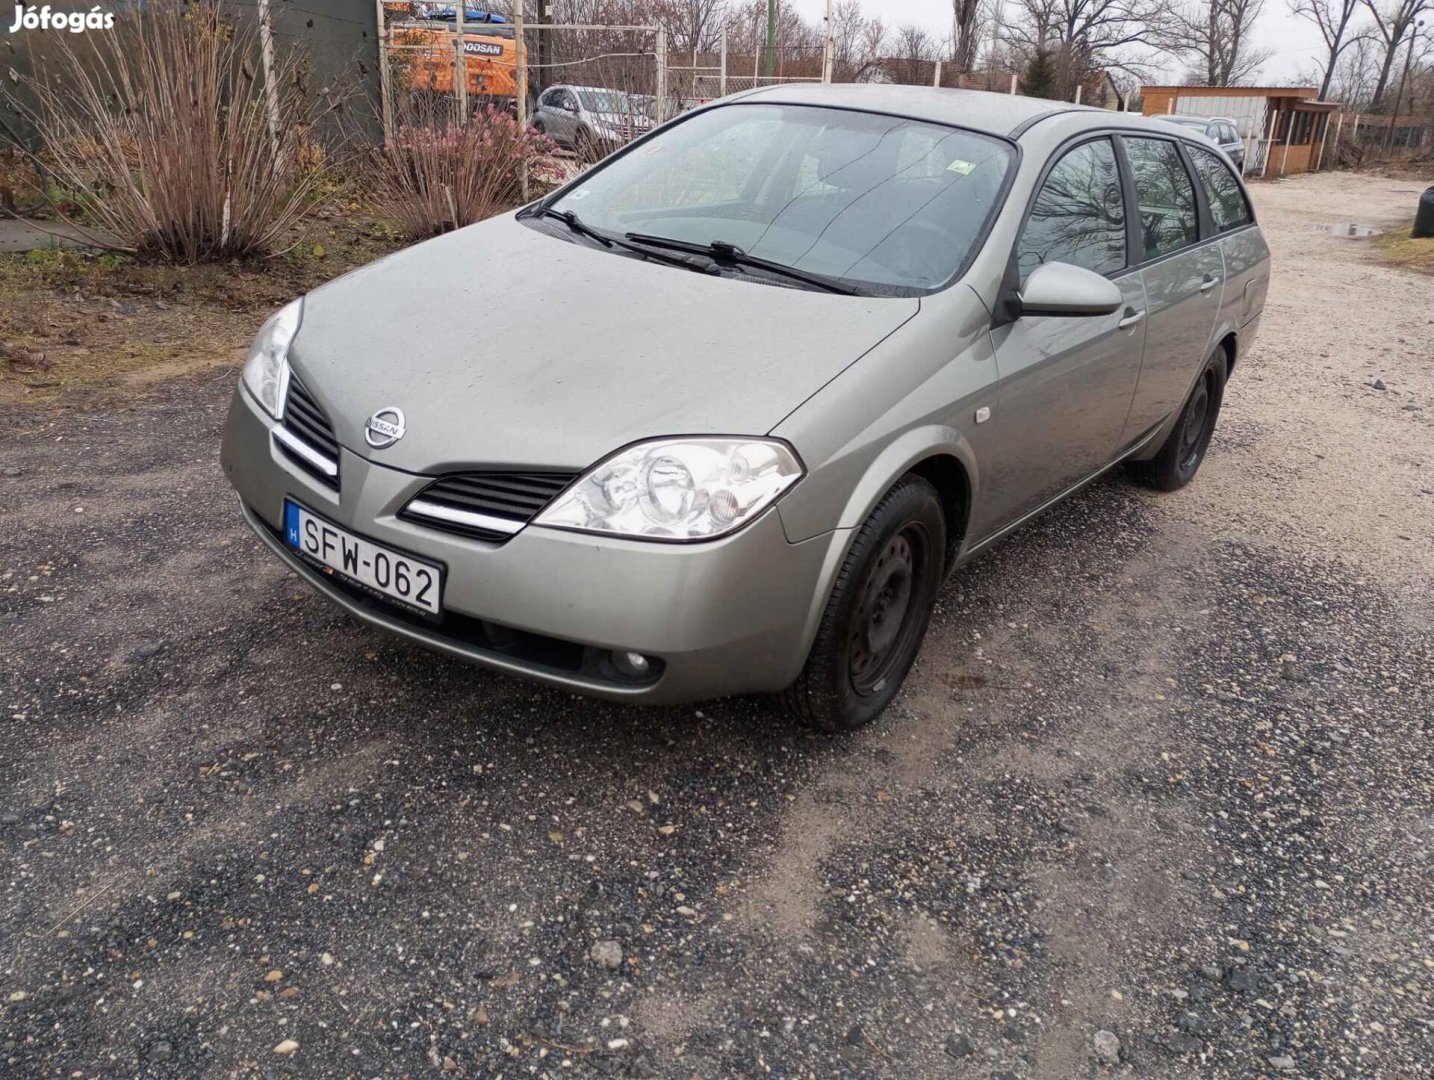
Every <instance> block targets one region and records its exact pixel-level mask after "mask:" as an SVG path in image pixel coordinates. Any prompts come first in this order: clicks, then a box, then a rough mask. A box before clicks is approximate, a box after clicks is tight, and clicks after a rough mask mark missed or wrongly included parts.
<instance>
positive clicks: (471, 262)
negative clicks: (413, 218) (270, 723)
mask: <svg viewBox="0 0 1434 1080" xmlns="http://www.w3.org/2000/svg"><path fill="white" fill-rule="evenodd" d="M1268 283H1269V253H1268V249H1267V247H1266V245H1265V241H1264V239H1263V237H1262V236H1261V234H1260V230H1259V228H1258V227H1257V225H1256V223H1255V216H1254V212H1253V211H1252V209H1251V206H1250V203H1249V199H1248V197H1247V194H1246V191H1245V188H1244V186H1243V184H1242V183H1241V181H1240V179H1239V178H1238V177H1237V176H1236V174H1235V173H1234V171H1232V169H1231V168H1230V165H1229V162H1228V161H1227V160H1226V159H1225V158H1224V157H1223V156H1222V155H1220V154H1219V152H1218V151H1217V150H1216V148H1215V147H1214V145H1213V144H1212V143H1210V142H1209V141H1208V140H1206V139H1205V138H1204V137H1203V136H1202V135H1199V134H1197V133H1195V132H1193V131H1191V132H1188V133H1187V132H1183V131H1181V130H1180V129H1177V128H1174V127H1172V126H1170V125H1167V124H1162V123H1157V122H1153V121H1146V120H1143V119H1141V118H1139V117H1132V116H1127V115H1124V114H1120V113H1109V112H1102V111H1098V110H1091V109H1081V108H1075V107H1070V106H1064V105H1060V104H1057V103H1053V102H1048V101H1041V100H1035V99H1029V98H1021V97H1011V96H1004V95H993V94H983V93H975V92H968V91H951V90H937V89H916V88H911V87H894V86H814V85H799V86H781V87H769V88H764V89H760V90H756V91H753V92H750V93H745V94H739V95H736V96H733V97H729V98H726V99H723V100H721V101H719V102H716V103H714V104H712V105H710V106H708V107H706V108H703V109H699V110H696V111H694V112H691V113H689V114H687V115H685V116H683V117H681V118H680V119H678V120H675V121H673V122H671V123H668V124H666V125H664V126H663V127H661V128H659V129H657V130H656V131H654V132H652V133H651V134H649V135H648V136H646V137H645V138H642V139H640V140H638V141H637V142H635V143H633V144H632V145H630V146H628V147H627V148H625V149H624V150H623V151H621V152H619V153H617V154H615V155H614V156H612V157H610V158H608V159H607V160H605V161H604V162H602V163H601V164H600V165H599V166H597V167H596V168H594V169H592V170H591V171H589V172H587V173H585V174H583V175H582V176H579V177H578V178H577V179H576V180H574V181H573V182H572V183H570V184H568V185H567V186H566V187H563V188H561V189H559V190H557V191H555V192H553V193H552V194H551V195H549V196H547V197H546V198H544V199H542V200H541V201H539V202H537V203H535V204H533V205H531V206H528V207H525V208H524V209H522V210H520V211H518V212H516V213H511V214H506V215H503V216H500V217H497V218H494V219H491V220H489V221H485V222H483V223H482V224H479V225H475V226H473V227H471V228H466V229H462V230H459V231H457V232H454V233H451V234H448V235H446V236H443V237H440V238H438V239H435V240H430V241H428V242H427V243H423V244H419V245H417V246H415V247H412V248H409V249H407V250H405V251H402V252H399V253H397V254H395V255H392V256H390V257H388V258H386V259H383V260H381V261H379V262H377V263H374V264H373V265H370V266H368V267H365V268H363V269H361V270H358V271H356V272H354V273H351V274H349V275H347V276H346V277H343V278H340V279H339V280H337V281H334V282H332V283H330V284H328V285H325V286H324V287H322V288H320V289H317V290H315V291H314V292H312V293H310V294H309V295H307V296H305V297H304V298H302V299H300V300H296V301H294V302H293V303H292V304H290V305H288V306H287V307H285V308H283V309H282V310H280V311H279V312H278V313H276V314H275V315H274V316H273V317H272V318H271V319H270V320H269V321H268V322H267V323H266V324H265V325H264V327H263V328H262V329H261V330H260V332H259V335H258V337H257V338H256V339H255V341H254V345H253V349H252V352H251V354H250V356H249V359H248V362H247V363H246V364H245V367H244V372H243V378H242V380H241V386H240V388H239V389H238V391H237V392H236V394H235V397H234V401H233V405H232V408H231V411H230V414H229V419H228V424H227V428H226V430H225V434H224V446H223V463H224V468H225V470H226V471H227V473H228V476H229V478H230V480H231V481H232V483H233V485H234V487H235V488H236V490H237V491H238V494H239V498H240V502H241V505H242V509H243V513H244V516H245V518H246V519H247V520H248V522H249V524H250V525H251V526H253V528H254V530H255V532H257V533H258V535H259V536H260V537H261V538H262V539H263V540H264V542H265V543H267V544H268V545H269V547H270V548H272V549H273V551H274V553H275V554H276V555H278V556H279V558H281V559H283V560H284V561H285V562H286V563H288V565H289V566H290V567H291V568H292V569H293V570H294V571H295V572H296V573H298V574H299V575H301V576H302V577H304V578H305V579H306V580H307V581H309V582H310V583H311V584H312V585H313V586H314V587H315V588H317V589H318V590H319V591H321V592H322V593H323V594H324V595H325V596H327V597H329V598H330V599H331V600H333V601H334V602H335V603H337V604H340V605H341V606H343V607H344V608H346V609H347V610H348V611H350V612H351V613H353V614H354V615H356V616H358V617H359V618H361V619H363V620H366V621H367V622H370V623H372V624H374V625H375V626H379V627H382V628H384V629H387V630H390V631H393V632H394V633H397V634H400V635H402V636H404V637H406V638H409V639H410V640H413V641H416V642H420V643H422V644H424V645H427V646H429V647H431V648H434V649H437V650H439V651H442V652H445V653H449V654H451V655H454V656H458V657H462V658H464V659H466V660H470V661H473V662H475V663H477V664H481V665H483V666H485V667H489V668H493V669H496V670H500V671H505V672H510V673H514V674H519V675H525V676H529V677H532V678H536V679H541V680H543V681H545V682H548V683H551V684H554V685H556V686H560V687H563V688H566V689H569V690H574V691H578V692H581V693H585V694H592V695H597V696H601V697H606V698H611V699H617V700H622V701H631V702H678V701H690V700H694V699H702V698H708V697H714V696H719V695H727V694H740V693H756V692H775V693H780V694H781V695H782V698H783V700H784V701H785V702H786V703H787V704H788V705H789V706H790V707H791V708H792V709H793V710H795V711H796V712H797V713H799V714H800V715H801V716H802V717H804V718H806V719H807V720H809V721H811V722H813V723H815V724H818V725H820V726H822V727H825V728H829V729H849V728H855V727H857V726H859V725H861V724H864V723H866V722H867V721H869V720H871V719H872V718H873V717H875V716H876V715H877V714H878V713H880V712H881V710H882V709H883V708H884V707H885V706H886V705H887V704H888V703H889V702H890V701H891V699H892V697H893V695H895V694H896V692H897V690H898V688H899V687H900V685H901V682H902V680H903V679H904V678H905V676H906V674H907V672H908V670H909V669H910V668H911V666H912V663H913V661H914V660H915V658H916V655H917V651H918V649H919V647H920V645H921V640H922V636H923V634H924V632H925V630H926V625H927V622H928V620H929V619H930V616H931V611H932V607H933V604H934V602H935V599H936V596H937V592H938V590H939V589H940V587H941V584H942V581H943V580H944V579H945V577H946V576H947V575H948V574H950V573H951V572H952V571H953V570H955V569H956V568H957V567H959V566H961V564H962V563H964V562H966V561H967V560H969V559H971V558H972V557H973V556H975V555H976V554H977V553H978V552H980V551H982V550H983V549H985V548H987V547H989V546H990V545H991V544H992V543H994V542H995V541H997V540H999V539H1000V538H1001V537H1002V536H1004V535H1005V534H1007V533H1009V532H1010V531H1011V530H1013V529H1015V528H1016V527H1018V526H1019V525H1020V524H1021V523H1022V522H1024V521H1027V520H1029V519H1030V518H1031V517H1032V516H1034V515H1036V514H1038V513H1040V512H1041V511H1042V510H1044V509H1046V508H1047V507H1049V506H1051V505H1052V504H1053V503H1055V502H1056V501H1057V500H1059V499H1061V498H1062V497H1064V496H1066V495H1068V494H1070V493H1071V492H1072V491H1074V490H1076V489H1077V488H1079V487H1080V486H1081V485H1082V484H1085V483H1087V482H1088V481H1090V480H1091V479H1092V478H1093V477H1096V476H1098V475H1099V474H1101V473H1102V472H1104V471H1105V470H1107V469H1109V468H1111V467H1112V466H1114V465H1117V464H1120V463H1125V464H1126V465H1128V467H1129V470H1130V472H1131V474H1132V476H1134V477H1135V478H1136V479H1137V480H1139V481H1141V482H1143V483H1145V484H1148V485H1150V486H1152V487H1155V488H1158V489H1161V490H1166V491H1169V490H1173V489H1175V488H1179V487H1181V486H1182V485H1184V484H1186V483H1188V482H1189V481H1190V480H1191V478H1192V477H1193V476H1194V475H1195V473H1196V470H1197V469H1199V467H1200V463H1201V460H1202V458H1203V457H1204V455H1205V452H1206V448H1207V446H1208V444H1209V442H1210V436H1211V432H1212V431H1213V429H1214V427H1215V421H1216V417H1217V416H1218V414H1219V411H1220V403H1221V399H1222V397H1223V395H1224V392H1225V385H1226V380H1227V379H1228V378H1229V377H1230V373H1231V372H1232V370H1234V369H1235V368H1236V367H1237V366H1238V364H1239V362H1240V358H1241V357H1242V356H1243V355H1244V353H1245V352H1246V350H1248V349H1249V347H1250V344H1251V341H1252V339H1253V338H1254V335H1255V331H1256V328H1257V326H1258V324H1259V319H1260V313H1261V309H1262V307H1263V305H1264V301H1265V294H1266V289H1267V286H1268ZM440 293H441V294H442V295H444V296H445V297H446V299H447V301H448V302H447V303H445V304H442V305H439V306H437V307H435V306H434V304H433V298H434V296H435V295H437V294H440ZM480 303H481V304H482V306H483V308H484V310H485V312H486V313H487V315H486V318H485V319H484V320H483V322H482V323H481V324H475V323H474V322H473V320H471V319H465V318H449V317H448V316H447V315H446V314H445V312H446V311H465V310H471V309H472V308H473V306H474V305H475V304H480Z"/></svg>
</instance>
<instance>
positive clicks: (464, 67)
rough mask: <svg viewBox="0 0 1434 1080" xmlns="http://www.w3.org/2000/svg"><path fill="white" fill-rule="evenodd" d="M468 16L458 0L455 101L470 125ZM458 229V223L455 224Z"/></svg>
mask: <svg viewBox="0 0 1434 1080" xmlns="http://www.w3.org/2000/svg"><path fill="white" fill-rule="evenodd" d="M467 14H468V0H458V2H457V3H456V4H454V5H453V100H454V101H455V102H457V104H458V123H459V124H467V123H468V28H467V27H466V26H465V25H464V21H463V20H464V18H465V17H466V16H467ZM453 227H454V228H455V229H456V228H457V227H458V222H457V221H455V222H454V223H453Z"/></svg>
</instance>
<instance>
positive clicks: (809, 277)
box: [627, 233, 858, 296]
mask: <svg viewBox="0 0 1434 1080" xmlns="http://www.w3.org/2000/svg"><path fill="white" fill-rule="evenodd" d="M627 239H628V240H630V241H632V242H633V243H634V244H645V245H647V246H648V247H655V248H666V249H668V250H670V251H685V252H687V253H688V254H691V255H706V256H708V257H709V258H711V259H715V260H716V261H717V262H718V263H727V264H728V265H731V266H750V267H752V268H753V269H756V270H765V271H767V273H769V274H778V275H780V276H782V277H787V278H791V279H792V280H793V281H800V282H802V283H803V284H806V285H810V286H812V288H814V289H824V290H825V291H827V292H834V293H841V294H842V295H843V296H856V295H858V292H857V290H856V289H854V288H852V287H851V286H850V285H843V284H841V283H840V282H838V281H836V280H835V279H833V278H829V277H827V276H826V275H824V274H811V273H808V272H807V271H805V270H798V269H796V268H795V267H792V266H788V265H787V264H786V263H779V262H773V261H772V260H771V259H763V258H759V257H758V256H756V255H748V254H747V253H746V252H745V251H743V250H742V249H741V248H739V247H738V246H737V245H736V244H729V243H728V242H727V241H725V240H714V241H712V243H710V244H694V243H692V242H690V241H688V240H675V239H673V238H672V237H670V236H648V235H646V234H644V233H628V234H627Z"/></svg>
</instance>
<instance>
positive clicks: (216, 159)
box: [28, 0, 337, 263]
mask: <svg viewBox="0 0 1434 1080" xmlns="http://www.w3.org/2000/svg"><path fill="white" fill-rule="evenodd" d="M71 37H74V38H76V39H77V40H74V41H71V40H68V39H69V38H71ZM261 71H262V66H261V64H260V56H259V42H258V32H257V27H255V26H253V25H252V24H246V25H242V26H241V25H236V24H234V23H232V22H230V21H229V20H228V19H227V18H226V11H225V9H224V6H223V2H222V0H197V2H190V3H187V4H186V3H182V2H180V0H157V2H155V3H150V4H147V5H142V6H137V7H134V8H127V9H125V11H124V12H123V13H122V14H120V15H119V16H118V17H117V18H116V20H115V26H114V29H113V30H112V31H105V32H96V33H90V34H85V35H68V34H67V35H61V36H60V43H59V46H58V48H57V49H56V50H55V51H54V52H53V53H52V55H51V56H50V58H49V59H48V60H47V62H46V63H45V65H44V66H43V67H42V68H40V69H39V70H37V71H36V74H35V75H34V77H33V78H32V79H31V80H29V83H30V85H29V87H28V88H29V89H30V90H31V92H32V93H33V96H34V98H35V100H36V102H37V104H36V105H35V106H34V107H33V108H31V109H30V110H28V111H29V113H30V119H31V120H32V122H33V123H34V126H35V127H36V129H37V130H38V131H39V133H40V135H41V137H42V139H43V140H44V149H43V150H42V151H41V153H40V158H41V160H42V161H43V163H44V165H45V167H46V168H47V170H48V171H49V173H50V175H51V176H52V178H53V180H54V182H55V183H56V184H58V185H59V186H60V187H61V188H63V189H66V190H67V192H68V193H69V195H70V197H71V198H73V199H75V200H76V201H77V202H78V203H79V204H80V205H82V206H83V207H84V208H85V216H86V218H87V220H88V222H89V223H91V224H93V225H94V226H96V227H97V229H98V230H103V232H105V233H109V234H112V235H113V236H114V237H116V238H118V240H119V246H121V247H123V248H125V249H128V250H132V251H136V252H141V253H147V254H154V255H159V256H163V257H165V258H169V259H172V260H175V261H178V262H183V263H197V262H202V261H209V260H216V259H224V258H231V257H238V256H250V255H261V254H265V253H268V252H271V251H272V250H274V248H275V246H276V244H277V242H278V239H279V237H280V235H281V234H282V233H284V232H285V230H287V229H288V228H290V227H291V226H292V225H293V224H294V223H295V222H296V221H297V220H298V219H299V218H300V217H302V215H303V214H304V213H305V211H306V210H308V209H309V207H310V206H311V205H312V202H313V199H314V196H315V193H316V190H317V187H318V184H319V182H320V181H321V180H322V179H323V176H324V170H325V168H326V167H327V166H326V162H327V161H328V158H327V157H326V155H324V154H323V153H321V152H316V150H315V147H314V144H313V136H312V133H313V132H314V131H315V129H316V127H317V125H318V123H319V122H320V120H321V119H323V117H324V114H325V113H326V112H328V111H329V110H331V109H333V108H335V107H336V106H337V103H336V102H335V101H334V100H333V99H332V98H330V99H329V100H327V101H321V100H319V99H318V98H316V97H311V96H310V95H309V94H308V92H307V88H306V87H305V85H304V80H303V78H302V68H301V64H300V58H299V57H297V56H296V55H294V54H292V53H289V54H283V55H280V56H279V57H278V58H277V62H276V66H275V70H274V73H273V75H274V78H273V85H272V86H271V87H267V88H266V86H265V84H264V81H263V77H262V75H261Z"/></svg>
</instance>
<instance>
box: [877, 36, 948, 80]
mask: <svg viewBox="0 0 1434 1080" xmlns="http://www.w3.org/2000/svg"><path fill="white" fill-rule="evenodd" d="M936 56H937V44H936V41H935V39H934V38H932V36H931V35H930V34H929V33H927V32H926V31H925V30H924V29H922V28H921V27H919V26H914V25H911V24H907V25H906V26H903V27H902V28H901V29H899V30H898V31H897V32H896V37H895V39H894V40H893V41H892V45H891V49H890V51H889V52H888V54H887V57H886V62H885V65H884V66H885V68H886V74H887V77H888V78H890V79H891V81H892V82H894V83H902V84H905V85H907V86H916V85H919V84H921V83H925V82H930V81H931V65H933V64H934V63H935V62H936Z"/></svg>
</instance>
